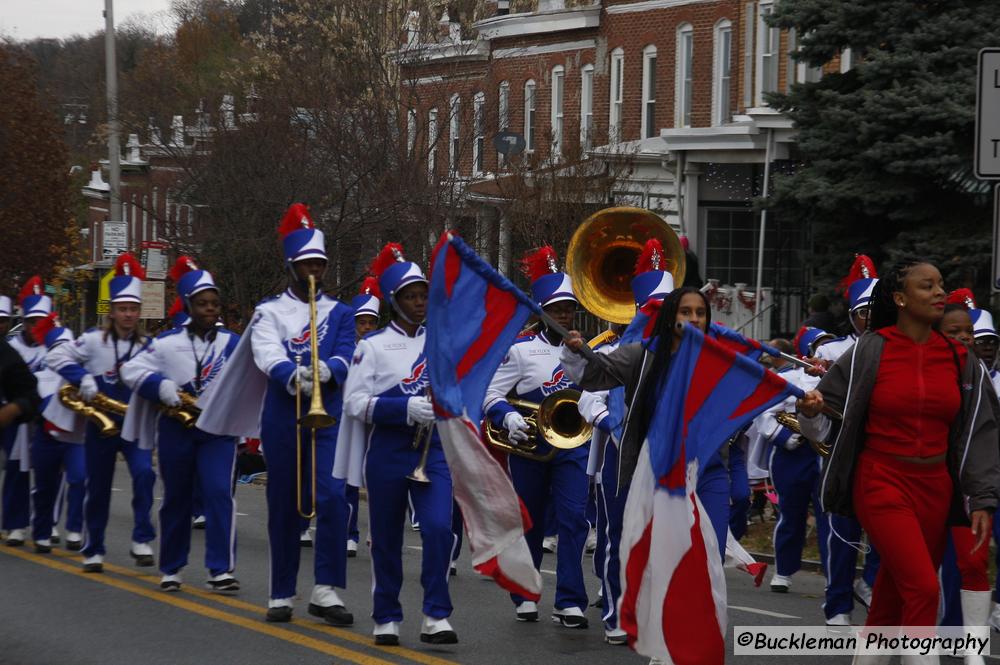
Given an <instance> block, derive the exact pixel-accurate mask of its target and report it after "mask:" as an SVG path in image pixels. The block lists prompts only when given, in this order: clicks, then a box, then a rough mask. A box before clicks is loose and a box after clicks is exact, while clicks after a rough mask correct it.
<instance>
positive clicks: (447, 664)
mask: <svg viewBox="0 0 1000 665" xmlns="http://www.w3.org/2000/svg"><path fill="white" fill-rule="evenodd" d="M24 554H26V555H27V556H28V557H30V558H31V559H32V560H35V559H36V558H37V559H40V560H43V561H44V560H45V557H43V556H41V555H35V554H30V553H27V552H24ZM52 555H54V556H58V557H61V558H64V559H72V560H78V559H79V555H78V554H73V553H70V552H61V551H59V550H52ZM104 569H105V570H107V571H110V572H113V573H116V574H118V575H124V576H126V577H131V578H133V579H136V580H140V581H142V582H147V583H149V584H153V585H155V586H156V588H157V592H156V595H157V597H158V598H159V597H161V596H162V595H164V592H162V591H159V585H160V581H159V579H157V578H156V577H155V576H154V575H150V574H148V573H143V572H140V571H138V570H133V569H131V568H125V567H123V566H117V565H115V564H112V563H107V562H105V563H104ZM74 570H75V571H77V572H80V570H79V569H76V568H74ZM81 574H84V573H81ZM86 575H87V576H88V577H91V575H90V574H86ZM96 577H99V576H96ZM182 589H183V591H182V593H185V594H190V595H192V596H195V597H197V598H201V599H203V600H208V601H212V602H215V603H219V604H220V605H227V606H229V607H232V608H234V609H238V610H244V611H247V612H253V613H255V614H259V613H260V612H262V611H263V608H262V607H261V606H260V605H254V604H253V603H248V602H246V601H245V600H240V599H238V598H233V597H232V596H224V595H220V594H217V593H211V592H209V591H203V590H202V589H196V588H194V587H193V586H191V585H187V584H185V585H184V586H183V587H182ZM175 597H176V596H175ZM293 623H294V625H296V626H298V627H300V628H306V629H309V630H314V631H318V632H320V633H324V634H326V635H330V636H332V637H335V638H338V639H342V640H346V641H348V642H354V643H355V644H360V645H362V646H365V647H367V648H369V649H374V650H377V651H382V652H384V653H385V654H386V655H389V656H397V657H401V658H405V659H407V660H412V661H414V662H418V663H423V665H459V663H457V662H456V661H453V660H447V659H445V658H438V657H436V656H432V655H430V654H427V653H423V652H420V651H415V650H413V649H407V648H406V647H387V646H379V645H376V644H374V643H373V641H372V638H370V637H363V636H362V635H359V634H357V633H355V632H353V631H351V630H348V629H346V628H337V627H335V626H331V625H329V624H326V623H319V622H317V621H293ZM265 625H266V624H265Z"/></svg>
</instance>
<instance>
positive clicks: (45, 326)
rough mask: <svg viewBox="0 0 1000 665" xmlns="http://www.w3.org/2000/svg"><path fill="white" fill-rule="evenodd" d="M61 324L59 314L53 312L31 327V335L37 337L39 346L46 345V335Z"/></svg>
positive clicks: (36, 340) (36, 341)
mask: <svg viewBox="0 0 1000 665" xmlns="http://www.w3.org/2000/svg"><path fill="white" fill-rule="evenodd" d="M58 325H59V315H58V314H56V313H55V312H52V313H51V314H49V315H48V316H46V317H45V318H44V319H42V320H41V321H39V322H38V323H36V324H35V327H34V328H32V329H31V336H32V337H34V338H35V343H36V344H38V345H39V346H44V345H45V336H46V335H48V334H49V333H50V332H52V330H53V329H54V328H55V327H56V326H58Z"/></svg>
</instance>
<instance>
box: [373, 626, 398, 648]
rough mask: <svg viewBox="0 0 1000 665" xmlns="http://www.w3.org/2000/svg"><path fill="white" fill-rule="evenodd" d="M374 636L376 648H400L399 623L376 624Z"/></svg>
mask: <svg viewBox="0 0 1000 665" xmlns="http://www.w3.org/2000/svg"><path fill="white" fill-rule="evenodd" d="M374 634H375V646H377V647H398V646H399V623H397V622H395V621H390V622H388V623H377V624H375V633H374Z"/></svg>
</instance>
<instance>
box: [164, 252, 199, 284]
mask: <svg viewBox="0 0 1000 665" xmlns="http://www.w3.org/2000/svg"><path fill="white" fill-rule="evenodd" d="M197 269H198V264H197V263H195V262H194V259H192V258H191V257H190V256H179V257H177V262H176V263H174V267H173V268H171V269H170V272H169V273H167V277H169V278H170V279H172V280H174V282H175V283H176V282H177V281H179V280H180V278H181V277H183V276H184V275H186V274H188V273H189V272H191V271H192V270H197Z"/></svg>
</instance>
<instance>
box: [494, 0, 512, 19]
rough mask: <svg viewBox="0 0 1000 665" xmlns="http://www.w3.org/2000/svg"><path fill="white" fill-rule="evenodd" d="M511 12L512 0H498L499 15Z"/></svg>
mask: <svg viewBox="0 0 1000 665" xmlns="http://www.w3.org/2000/svg"><path fill="white" fill-rule="evenodd" d="M509 13H510V0H497V16H506V15H507V14H509Z"/></svg>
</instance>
